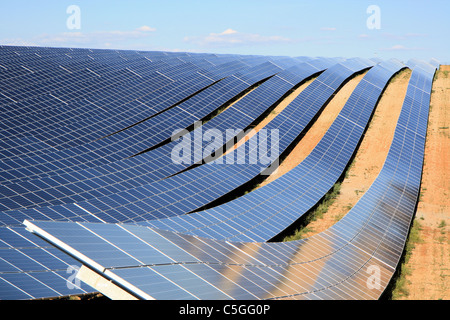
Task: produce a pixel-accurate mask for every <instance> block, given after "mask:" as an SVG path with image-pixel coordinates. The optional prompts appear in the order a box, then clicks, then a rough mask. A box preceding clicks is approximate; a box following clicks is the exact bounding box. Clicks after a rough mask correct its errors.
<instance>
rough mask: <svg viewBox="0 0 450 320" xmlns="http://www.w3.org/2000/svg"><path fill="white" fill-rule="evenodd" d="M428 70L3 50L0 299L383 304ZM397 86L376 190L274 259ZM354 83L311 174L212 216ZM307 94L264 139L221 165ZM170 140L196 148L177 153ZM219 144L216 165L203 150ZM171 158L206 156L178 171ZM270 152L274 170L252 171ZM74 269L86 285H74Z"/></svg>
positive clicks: (419, 136) (416, 173)
mask: <svg viewBox="0 0 450 320" xmlns="http://www.w3.org/2000/svg"><path fill="white" fill-rule="evenodd" d="M436 67H437V65H436V64H435V63H433V64H432V65H430V64H428V63H425V62H422V61H417V60H411V61H410V62H409V63H408V64H407V65H404V64H403V63H401V62H399V61H396V60H389V61H379V60H377V61H375V60H374V61H372V60H366V59H360V58H353V59H341V58H334V59H331V58H313V57H295V58H290V57H277V56H244V55H218V54H191V53H189V54H188V53H170V52H138V51H115V50H91V49H68V48H67V49H62V48H59V49H58V48H37V47H10V46H4V47H0V112H1V115H2V116H1V120H0V136H1V140H0V144H1V148H0V149H1V150H0V157H1V159H0V160H1V162H0V166H1V170H0V180H1V184H0V299H36V298H49V297H59V296H66V295H75V294H81V293H88V292H95V291H97V289H98V288H97V287H96V286H95V285H94V284H93V282H91V281H90V280H89V279H90V278H89V277H92V275H95V277H97V279H104V280H106V281H107V283H110V284H111V285H110V287H113V288H115V290H118V289H117V288H120V290H119V291H120V292H124V293H126V296H127V297H134V298H142V299H282V298H289V299H292V298H299V299H349V298H353V299H366V298H368V299H376V298H379V296H380V295H381V293H382V292H383V290H384V288H385V287H386V285H387V283H388V282H389V280H390V278H391V276H392V274H393V272H394V271H395V268H396V266H397V262H398V259H399V258H400V256H401V253H402V250H403V246H404V242H405V239H406V236H407V234H408V230H409V226H410V221H411V218H412V216H413V214H414V210H415V205H416V201H417V194H418V188H419V185H420V178H421V168H422V160H423V152H424V143H425V136H426V127H427V119H428V107H429V99H430V92H431V85H432V79H433V76H434V72H435V69H436ZM404 68H410V69H411V70H412V75H411V79H410V82H409V85H408V90H407V94H406V97H405V100H404V104H403V106H402V111H401V115H400V118H399V120H398V124H397V128H396V131H395V135H394V140H393V142H392V145H391V148H390V150H389V154H388V157H387V159H386V162H385V164H384V167H383V169H382V171H381V172H380V174H379V176H378V178H377V179H376V180H375V182H374V183H373V185H372V186H371V188H370V189H369V190H368V191H367V192H366V193H365V194H364V196H363V197H362V198H361V199H360V201H359V202H358V203H357V205H355V206H354V207H353V208H352V209H351V210H350V211H349V212H348V213H347V215H346V216H345V217H344V218H343V219H341V220H340V221H339V222H338V223H336V224H335V225H334V226H333V227H331V228H329V229H328V230H326V231H324V232H322V233H320V234H318V235H316V236H313V237H311V238H308V239H304V240H299V241H291V242H281V243H280V242H270V240H272V239H274V238H275V237H276V236H278V235H279V234H281V233H282V232H283V231H284V230H285V229H286V228H288V227H290V226H292V225H293V224H294V223H295V221H296V220H298V219H299V218H300V217H301V216H302V215H304V214H306V213H308V212H309V211H310V209H311V208H313V207H314V206H315V205H317V203H319V202H320V200H321V199H322V198H323V196H324V195H325V194H326V193H327V192H328V191H329V190H330V189H331V188H332V187H333V185H334V184H335V183H336V181H338V179H339V178H340V177H341V176H342V174H343V172H344V170H345V168H346V167H347V165H348V163H349V161H350V159H351V158H352V156H353V155H354V153H355V150H356V148H357V146H358V143H359V142H360V141H361V139H362V137H363V134H364V132H365V130H366V128H367V126H368V124H369V121H370V118H371V115H372V114H373V112H374V109H375V108H376V105H377V102H378V100H379V99H380V97H381V95H382V93H383V91H384V89H385V88H386V86H387V85H388V83H389V80H390V79H391V78H392V77H393V76H394V75H395V74H396V73H397V72H399V71H400V70H402V69H404ZM357 74H364V76H363V78H362V80H361V81H360V82H359V84H358V85H357V87H356V88H355V89H354V91H353V92H352V94H351V96H350V97H349V99H348V101H347V102H346V104H345V105H344V107H343V108H342V110H341V111H340V113H339V115H338V116H337V118H336V120H335V121H334V122H333V124H332V125H331V127H330V128H329V130H328V131H327V132H326V134H325V135H324V136H323V138H322V139H321V140H320V142H319V143H318V144H317V145H316V147H315V148H314V149H313V151H312V152H311V153H310V154H309V155H308V156H307V158H306V159H305V160H304V161H302V162H301V163H300V164H299V165H298V166H297V167H295V168H294V169H292V170H291V171H289V172H288V173H286V174H284V175H283V176H282V177H280V178H278V179H276V180H275V181H273V182H271V183H270V184H267V185H265V186H264V187H261V188H258V189H256V190H254V191H252V192H249V193H247V194H245V195H243V196H240V197H238V198H235V199H234V200H230V201H225V202H224V201H221V199H225V198H226V197H227V196H229V195H232V194H233V192H234V191H236V190H240V189H242V188H243V187H245V186H246V185H248V183H251V182H252V181H255V179H257V178H258V177H261V176H264V175H267V174H269V173H270V172H271V169H273V168H276V166H277V164H278V163H279V161H281V160H282V159H283V157H284V156H285V155H286V154H287V153H288V152H289V150H290V149H291V148H292V147H293V146H294V145H295V144H296V143H297V142H298V140H299V139H301V137H302V136H303V135H304V134H305V132H306V131H307V130H308V128H309V127H310V126H311V124H312V123H313V122H314V121H315V119H316V118H317V116H318V115H319V114H320V113H321V112H322V111H323V109H324V108H325V107H326V105H327V103H328V102H329V101H330V100H331V99H332V98H333V96H334V95H335V94H336V92H337V91H339V90H340V88H341V87H342V86H343V85H344V84H345V83H346V82H347V81H348V80H349V79H351V78H352V77H354V76H355V75H357ZM309 80H311V82H310V83H309V84H308V85H307V86H306V87H305V88H304V89H303V90H302V91H301V92H300V94H298V95H297V96H296V97H295V98H294V99H293V100H292V101H291V102H290V103H289V104H288V105H287V106H286V107H285V108H284V109H283V110H282V111H281V112H279V113H278V114H277V115H276V116H275V117H274V118H273V120H271V121H270V122H268V124H267V125H266V126H265V129H268V131H264V130H261V131H259V132H257V133H256V134H255V135H253V136H250V137H249V139H248V140H247V141H245V142H244V143H243V144H242V145H240V146H239V147H238V148H236V149H228V150H227V148H228V147H229V146H230V144H229V143H230V142H231V144H233V142H234V141H235V139H238V138H239V137H242V136H243V135H245V133H247V131H246V130H247V129H249V128H252V127H253V126H254V125H255V124H257V123H259V122H260V121H261V119H264V118H265V117H266V116H267V115H268V114H270V113H271V112H272V110H273V109H274V107H275V106H277V105H278V104H279V103H280V102H281V101H283V100H284V99H285V98H286V97H287V96H289V95H290V94H291V93H292V92H294V91H295V90H296V89H297V88H299V87H300V86H301V85H303V84H304V83H305V82H306V81H309ZM182 129H184V130H182ZM180 130H182V131H181V132H182V134H183V133H186V132H189V133H188V134H184V135H182V134H180V135H179V136H177V139H174V133H176V132H180ZM212 131H214V132H219V134H218V135H217V136H216V137H215V140H214V142H215V144H214V148H211V146H209V147H208V146H206V147H205V146H203V145H202V140H201V139H202V138H201V137H202V135H203V133H205V132H212ZM230 132H231V133H230ZM267 132H277V133H278V136H277V137H276V138H277V139H276V140H272V138H273V137H271V136H270V135H267ZM188 137H189V138H190V137H193V139H192V140H188V139H187V138H188ZM195 137H200V140H196V139H195ZM183 139H186V140H183ZM180 141H182V142H186V141H187V142H188V143H191V144H193V145H192V146H190V147H189V148H191V147H192V148H193V149H194V150H196V149H195V148H199V150H200V152H199V153H198V152H197V153H195V152H193V153H192V154H187V156H186V155H183V158H182V160H183V161H174V160H173V159H174V158H173V154H174V153H173V152H174V150H176V149H177V147H179V146H180V145H181V142H180ZM199 141H200V142H199ZM275 143H276V145H277V149H276V150H277V153H276V154H274V155H272V156H270V157H266V158H267V159H265V160H266V161H263V162H262V161H260V163H254V162H252V161H250V159H251V157H252V156H253V155H254V154H255V153H256V151H258V150H257V148H258V147H260V146H261V145H266V147H267V148H271V147H272V146H274V144H275ZM271 150H272V149H271ZM224 151H228V152H227V153H226V154H225V155H224V154H223V152H224ZM211 159H213V160H214V161H212V162H211ZM207 160H208V161H207ZM206 162H209V163H206ZM222 202H223V203H222ZM217 203H222V204H219V205H217ZM25 227H26V228H25ZM28 231H31V232H28ZM36 235H37V236H36ZM81 266H83V267H82V268H81V271H82V272H78V277H79V278H80V279H81V280H83V282H79V281H75V280H78V279H76V278H75V277H74V273H75V272H77V271H78V270H79V269H80V267H81ZM374 268H375V269H376V270H377V271H378V274H379V275H380V277H379V281H378V282H376V283H375V284H373V283H369V282H368V279H369V278H368V277H369V276H370V270H373V269H374ZM86 275H90V276H89V277H88V276H86ZM105 283H106V282H105ZM89 284H91V285H93V287H91V286H90V285H89ZM105 288H106V287H105ZM105 290H106V289H105ZM108 290H109V289H108ZM108 290H106V292H104V293H105V294H106V295H109V296H111V297H114V294H113V293H111V292H110V291H108ZM120 297H123V296H120Z"/></svg>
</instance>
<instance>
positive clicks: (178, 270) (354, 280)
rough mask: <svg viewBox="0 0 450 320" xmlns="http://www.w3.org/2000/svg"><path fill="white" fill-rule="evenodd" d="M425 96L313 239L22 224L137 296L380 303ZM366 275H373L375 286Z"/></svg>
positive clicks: (404, 220) (416, 173)
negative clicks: (356, 190) (344, 207)
mask: <svg viewBox="0 0 450 320" xmlns="http://www.w3.org/2000/svg"><path fill="white" fill-rule="evenodd" d="M413 74H414V77H416V76H417V78H418V79H420V80H422V79H423V80H425V79H428V80H429V79H432V77H433V75H434V72H429V71H428V72H427V71H424V70H423V69H422V68H414V70H413ZM412 80H413V79H412ZM413 81H414V80H413ZM426 82H427V81H424V83H426ZM422 88H425V86H423V87H421V88H420V87H416V86H415V85H414V84H413V82H411V83H410V84H409V85H408V93H409V96H414V99H413V100H408V99H405V102H404V104H403V107H402V111H401V115H402V116H403V117H405V115H408V119H410V120H409V121H408V122H403V120H401V118H402V117H401V118H400V119H399V121H398V125H397V127H396V131H395V134H394V140H393V142H392V145H391V147H390V150H389V153H388V156H387V159H386V162H385V165H384V166H383V168H382V170H381V172H380V174H379V176H378V177H377V179H376V180H375V182H374V183H373V184H372V186H371V187H370V189H369V190H368V191H367V192H366V193H365V194H364V195H363V197H362V198H361V199H360V201H359V202H358V203H357V204H356V205H355V206H354V207H353V208H352V209H351V210H350V211H349V212H348V214H347V215H346V216H345V217H344V218H343V219H341V220H340V221H339V222H338V223H336V224H335V225H334V226H333V227H331V228H329V229H328V230H326V231H325V232H322V233H320V234H318V235H316V236H313V237H311V238H308V239H303V240H298V241H293V242H290V243H264V242H263V243H251V242H250V243H245V242H230V241H220V240H215V239H208V238H200V237H197V236H189V235H184V234H180V233H173V232H170V231H163V230H158V229H152V228H145V227H142V226H131V225H126V224H122V225H117V224H94V223H76V224H75V223H63V222H26V225H27V226H28V228H29V229H30V230H31V231H33V232H35V233H37V234H39V235H41V236H43V237H45V238H46V239H47V240H48V241H49V242H51V243H53V244H54V245H56V246H58V247H60V248H61V247H62V245H64V246H65V247H64V248H63V249H64V250H65V251H66V252H67V253H69V254H72V255H73V256H77V257H80V254H79V253H80V252H81V253H82V254H83V255H84V256H83V257H84V259H83V260H84V264H85V266H87V267H89V268H92V269H94V270H95V271H97V272H99V273H100V274H101V275H102V276H103V277H104V278H106V279H109V280H111V281H113V282H114V283H115V284H117V285H120V286H121V287H122V288H124V289H125V290H127V291H128V292H130V293H131V294H133V295H134V296H136V297H138V298H144V299H148V298H157V299H164V298H166V299H167V298H168V297H169V295H170V296H171V298H170V299H174V298H176V297H180V299H255V298H257V299H283V298H301V299H350V298H353V299H376V298H378V297H379V296H380V295H381V293H382V292H383V290H384V288H385V287H386V285H387V283H388V282H389V280H390V278H391V276H392V274H393V273H394V271H395V267H396V264H397V263H398V260H399V258H400V255H401V252H402V249H403V245H404V242H405V240H406V237H407V234H408V230H409V224H410V221H411V218H412V216H413V214H414V207H415V203H416V201H417V195H418V191H419V189H418V185H419V183H420V175H421V165H420V163H421V162H422V160H423V151H424V143H425V140H424V137H422V136H421V135H420V134H419V133H418V132H417V129H416V128H418V123H419V122H426V121H427V118H426V117H421V116H420V114H423V113H425V114H427V112H428V108H429V96H430V92H429V91H424V90H422ZM407 96H408V95H407ZM416 161H418V163H417V165H415V164H416ZM413 164H414V165H413ZM405 172H406V173H407V174H405ZM80 238H82V239H89V243H92V244H93V245H92V246H90V245H86V242H85V241H80V240H79V239H80ZM96 248H101V250H96ZM161 253H164V255H161ZM112 257H117V260H116V259H114V258H112ZM124 266H126V267H124ZM369 269H376V271H377V275H378V278H377V281H376V283H370V281H369V280H370V275H371V271H370V270H369Z"/></svg>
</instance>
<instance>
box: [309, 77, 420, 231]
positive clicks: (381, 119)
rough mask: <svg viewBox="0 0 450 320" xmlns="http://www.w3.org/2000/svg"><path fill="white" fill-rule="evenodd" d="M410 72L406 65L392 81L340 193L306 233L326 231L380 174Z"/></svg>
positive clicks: (378, 106) (377, 108)
mask: <svg viewBox="0 0 450 320" xmlns="http://www.w3.org/2000/svg"><path fill="white" fill-rule="evenodd" d="M410 76H411V71H410V70H406V69H405V70H403V71H401V73H399V74H398V75H397V76H395V78H393V79H392V80H391V82H390V83H389V85H388V87H387V89H386V90H385V92H384V93H383V95H382V97H381V99H380V101H379V103H378V105H377V107H376V109H375V112H374V115H373V117H372V121H371V122H370V124H369V128H368V129H367V131H366V134H365V135H364V137H363V140H362V141H361V145H360V147H359V148H358V151H357V153H356V155H355V158H354V161H353V163H352V165H351V167H350V168H349V169H348V172H347V177H346V178H345V179H344V180H343V181H342V183H341V188H340V192H339V195H338V196H337V198H336V199H335V201H334V202H333V204H332V205H331V206H330V207H329V208H328V210H327V213H326V214H325V215H324V216H323V218H322V219H317V220H316V221H313V222H312V223H310V225H309V226H308V229H310V231H309V232H308V233H305V234H304V237H309V236H312V235H314V234H316V233H319V232H321V231H324V230H326V229H327V228H329V227H331V226H332V225H333V224H334V223H336V222H337V221H339V220H340V218H342V217H343V216H344V215H345V214H346V213H347V212H348V211H349V210H350V209H351V208H352V207H353V206H354V205H355V204H356V203H357V202H358V200H359V199H360V198H361V197H362V196H363V194H364V193H365V191H367V190H368V189H369V187H370V186H371V184H372V183H373V181H374V180H375V178H376V177H377V176H378V174H379V172H380V170H381V168H382V167H383V164H384V161H385V159H386V156H387V154H388V151H389V147H390V145H391V142H392V138H393V136H394V131H395V126H396V123H397V120H398V117H399V115H400V111H401V107H402V104H403V100H404V98H405V95H406V88H407V86H408V81H409V78H410Z"/></svg>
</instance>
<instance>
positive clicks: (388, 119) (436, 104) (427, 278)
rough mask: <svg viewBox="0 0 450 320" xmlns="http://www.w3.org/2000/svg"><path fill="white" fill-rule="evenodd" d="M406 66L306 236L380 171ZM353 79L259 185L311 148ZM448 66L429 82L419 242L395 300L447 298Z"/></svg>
mask: <svg viewBox="0 0 450 320" xmlns="http://www.w3.org/2000/svg"><path fill="white" fill-rule="evenodd" d="M410 75H411V71H410V70H403V71H402V72H401V73H400V74H398V75H397V76H396V77H395V78H394V79H392V81H391V82H390V83H389V85H388V87H387V89H386V91H385V92H384V94H383V96H382V98H381V100H380V101H379V103H378V106H377V108H376V110H375V113H374V116H373V118H372V121H371V123H370V126H369V128H368V130H367V132H366V134H365V136H364V137H363V140H362V142H361V145H360V147H359V149H358V151H357V154H356V156H355V159H354V162H353V164H352V166H351V167H350V168H349V170H348V173H347V176H346V178H345V179H344V181H343V182H342V184H341V189H340V194H339V195H338V196H337V198H336V199H335V201H334V203H333V204H332V205H331V206H330V207H329V209H328V211H327V213H326V214H324V215H323V217H322V218H321V219H318V220H316V221H313V222H311V223H310V224H309V225H308V226H307V227H308V228H307V229H308V232H306V233H304V234H303V237H304V238H305V237H309V236H312V235H314V234H317V233H319V232H321V231H324V230H326V229H327V228H329V227H330V226H332V225H333V224H334V223H336V222H337V221H339V219H340V218H342V217H343V216H344V215H345V214H346V212H348V211H349V209H350V208H351V207H352V206H354V205H355V204H356V202H357V201H358V200H359V199H360V198H361V196H362V195H363V194H364V192H365V191H366V190H367V189H368V188H369V187H370V185H371V184H372V182H373V181H374V180H375V178H376V177H377V175H378V173H379V172H380V170H381V168H382V166H383V163H384V161H385V159H386V155H387V153H388V150H389V146H390V144H391V142H392V137H393V134H394V131H395V126H396V123H397V119H398V117H399V114H400V111H401V106H402V103H403V99H404V97H405V94H406V89H407V85H408V81H409V78H410ZM358 82H359V80H358V79H353V80H352V81H350V82H349V83H348V84H347V85H346V86H345V87H344V88H342V90H341V91H340V92H339V93H338V95H336V96H335V97H334V99H333V100H332V101H331V102H330V104H329V105H328V106H327V108H326V109H325V111H324V112H323V113H322V115H321V116H320V117H319V119H318V120H317V122H316V124H315V125H314V126H312V127H311V129H310V130H309V131H308V133H307V134H306V135H305V137H304V138H303V139H302V140H301V141H300V142H299V144H298V145H297V146H296V148H295V149H294V150H293V151H292V152H291V154H290V155H289V156H288V157H287V158H286V160H285V161H283V163H282V164H281V165H280V168H279V170H278V172H277V173H276V174H275V175H272V176H270V177H269V178H268V179H266V181H264V182H263V183H262V184H261V185H264V184H267V183H269V182H270V181H273V180H275V179H276V178H277V177H279V176H281V175H282V174H284V173H286V172H287V171H289V170H290V169H292V168H293V167H295V166H296V165H298V164H299V163H300V162H301V161H302V160H303V159H304V158H305V157H306V156H307V155H308V154H309V152H310V151H311V150H312V148H314V146H315V145H316V144H317V142H318V141H319V140H320V138H321V137H322V136H323V134H324V133H325V131H326V130H327V129H328V128H329V126H330V125H331V123H332V121H333V120H334V118H335V117H336V115H337V113H338V112H339V111H340V109H341V108H342V106H343V105H344V103H345V101H346V100H347V99H348V96H349V95H350V94H351V92H352V90H353V89H354V87H356V85H357V83H358ZM449 116H450V66H441V68H440V70H439V71H438V73H437V77H436V79H435V82H434V84H433V92H432V96H431V108H430V115H429V123H428V133H427V140H426V150H425V158H424V170H423V176H422V185H421V196H420V199H419V203H418V208H417V213H416V217H415V220H417V221H418V222H419V223H420V226H421V229H420V230H419V237H420V243H418V244H416V245H415V248H414V249H413V251H412V252H411V256H410V259H409V262H408V263H407V270H408V274H407V275H406V280H407V281H406V290H405V291H406V292H408V293H407V294H405V295H402V296H401V297H400V299H413V300H418V299H421V300H437V299H444V300H448V299H449V298H450V279H449V278H450V277H449V276H450V271H449V268H450V237H449V232H450V227H449V225H450V171H449V169H450V160H449V159H450V158H449V156H450V154H449V148H450V143H449V142H450V141H449V139H450V128H449V127H450V117H449Z"/></svg>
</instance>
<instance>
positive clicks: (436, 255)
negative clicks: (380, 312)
mask: <svg viewBox="0 0 450 320" xmlns="http://www.w3.org/2000/svg"><path fill="white" fill-rule="evenodd" d="M449 126H450V66H448V65H446V66H441V67H440V69H439V71H437V74H436V78H435V81H434V83H433V91H432V94H431V102H430V114H429V118H428V132H427V139H426V144H425V158H424V167H423V173H422V184H421V196H420V200H419V203H418V206H417V212H416V217H415V219H416V220H417V221H419V223H420V225H421V231H420V233H419V234H420V239H421V242H420V243H418V244H416V245H415V248H414V250H413V251H412V254H411V258H410V259H409V263H408V269H409V270H410V274H409V275H407V276H406V279H407V282H406V289H407V291H408V292H409V295H408V296H406V297H404V299H414V300H438V299H443V300H449V299H450V237H449V233H450V129H449Z"/></svg>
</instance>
